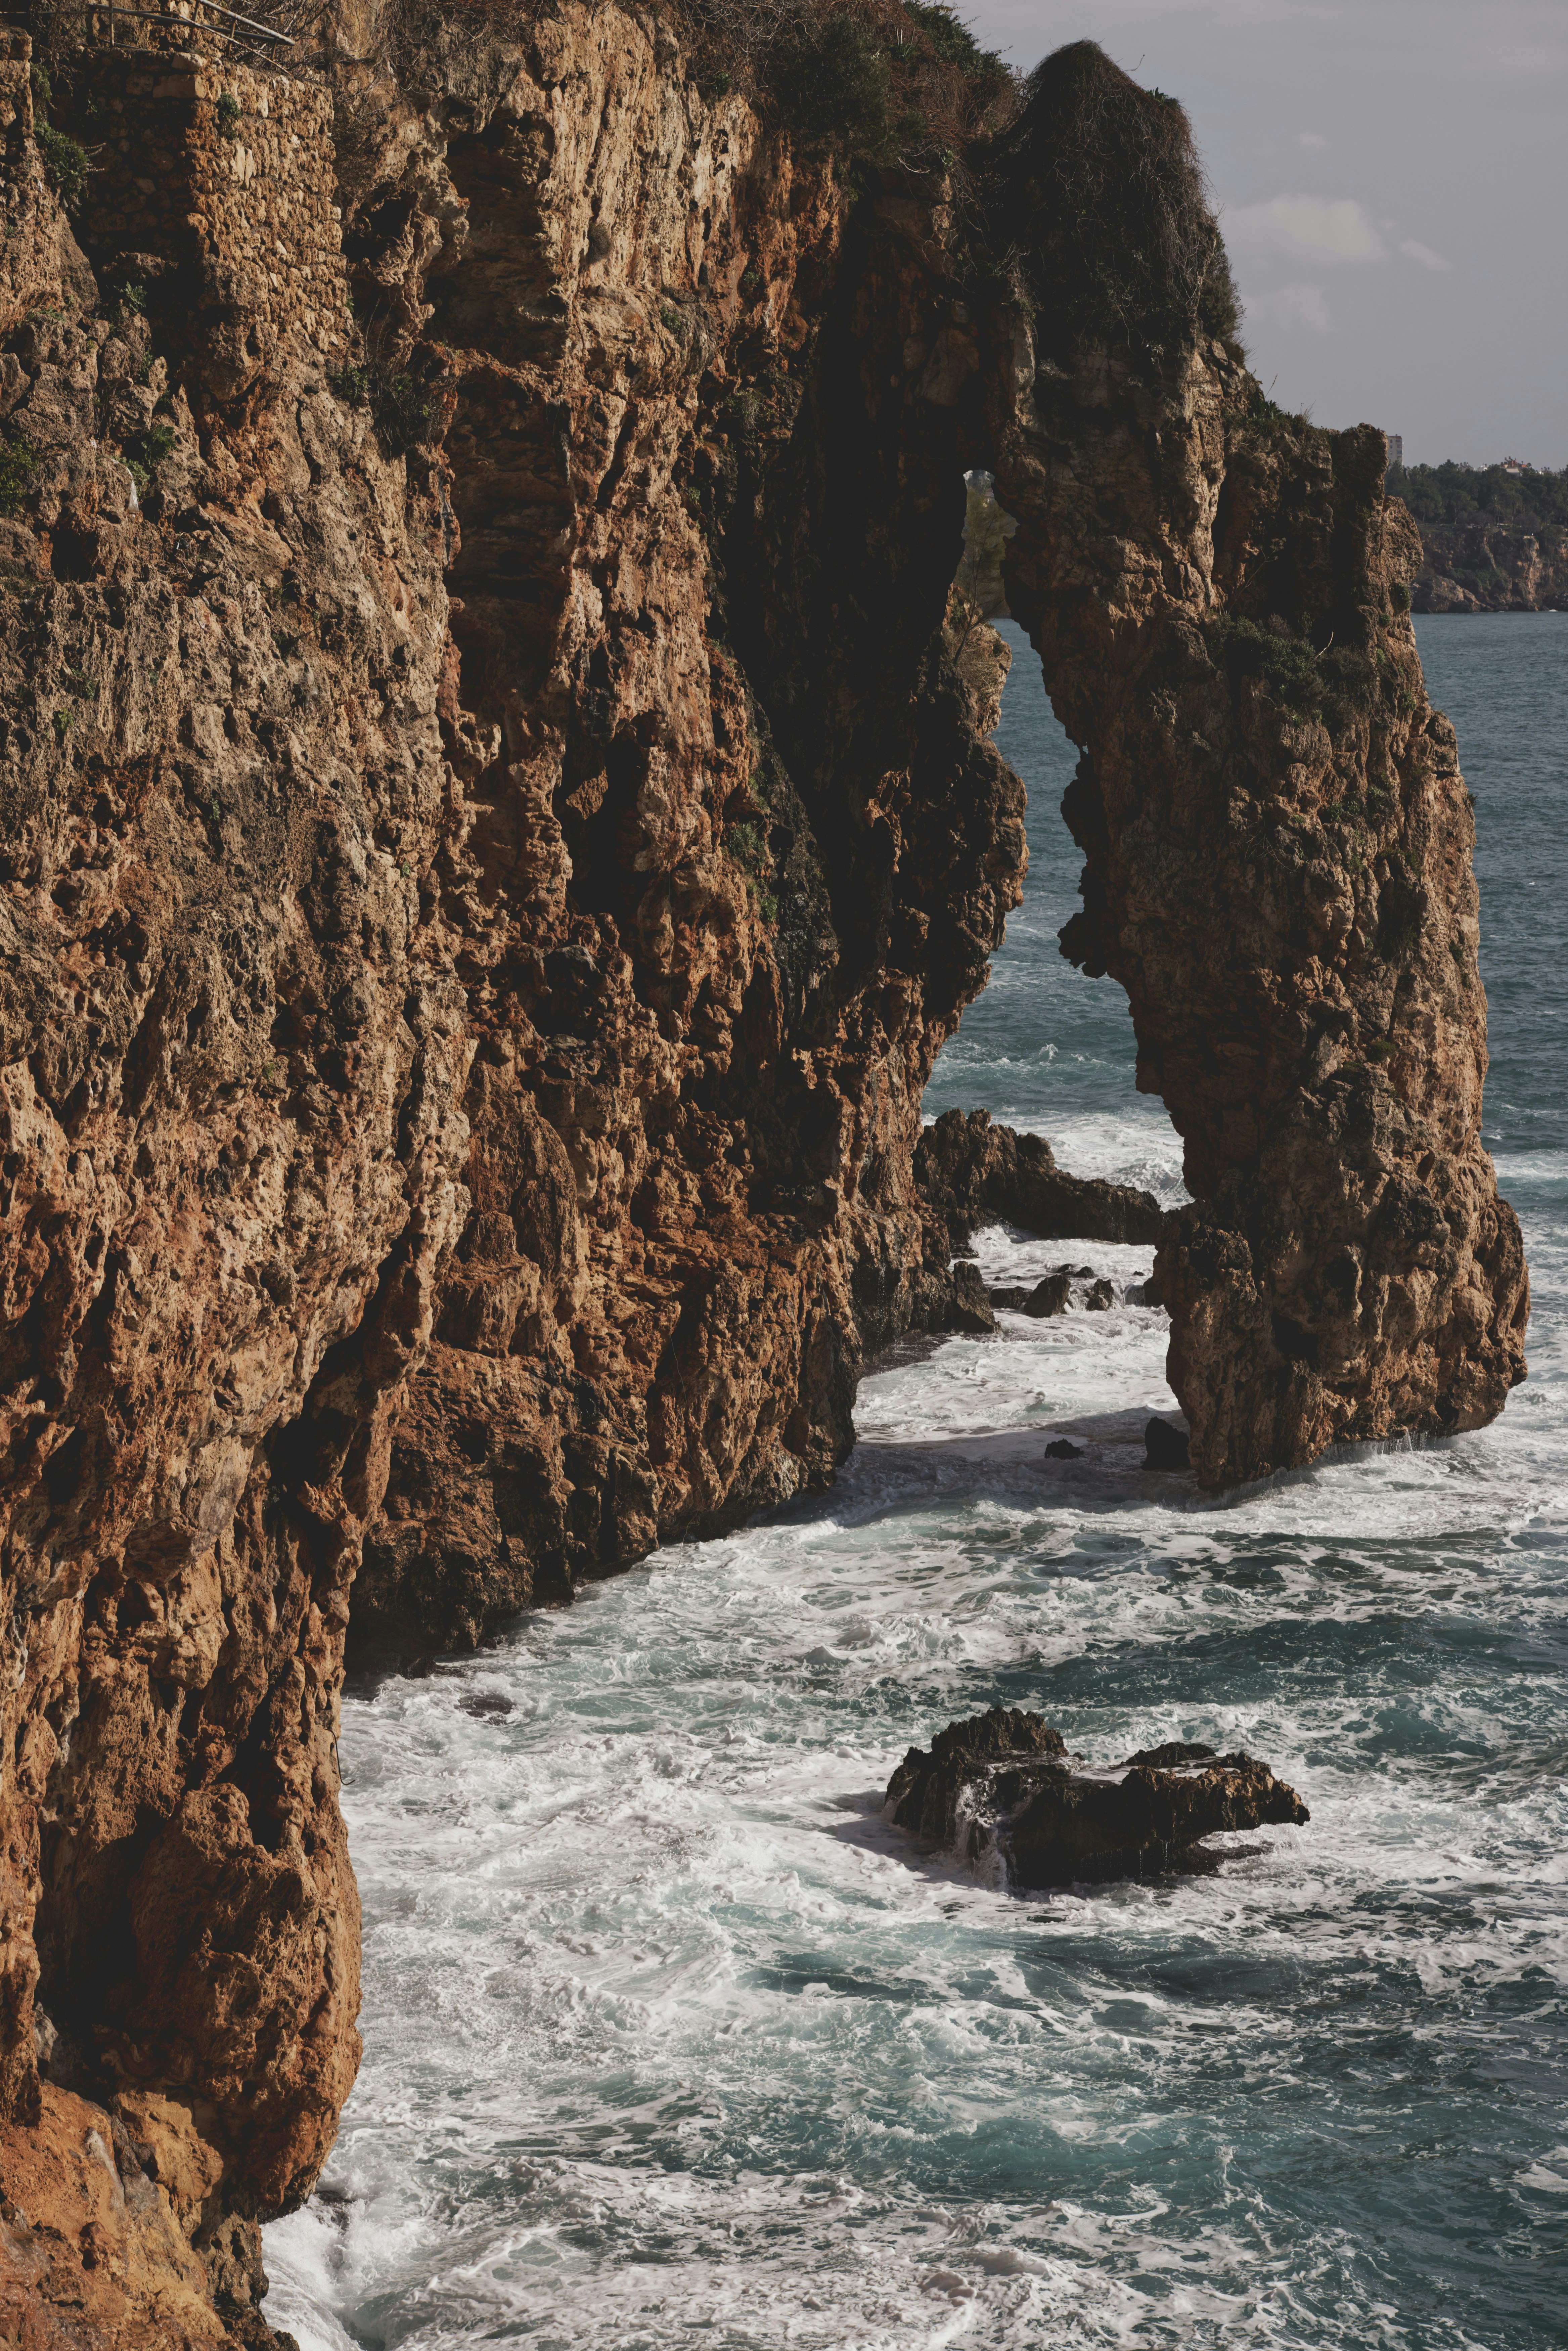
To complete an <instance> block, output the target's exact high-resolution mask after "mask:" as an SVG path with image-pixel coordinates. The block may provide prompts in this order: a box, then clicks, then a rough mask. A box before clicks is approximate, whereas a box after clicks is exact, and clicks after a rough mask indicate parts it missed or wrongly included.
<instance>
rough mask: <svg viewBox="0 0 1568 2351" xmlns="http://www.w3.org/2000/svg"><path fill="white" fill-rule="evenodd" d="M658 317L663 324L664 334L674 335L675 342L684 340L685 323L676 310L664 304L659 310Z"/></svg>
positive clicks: (666, 303)
mask: <svg viewBox="0 0 1568 2351" xmlns="http://www.w3.org/2000/svg"><path fill="white" fill-rule="evenodd" d="M659 317H660V319H662V320H663V322H664V331H665V333H666V334H671V335H674V338H675V340H676V341H677V342H684V341H685V334H686V322H685V319H683V318H682V316H681V314H680V312H679V311H678V310H676V309H674V308H672V307H671V305H670V304H669V303H668V302H665V303H664V304H663V305H662V306H661V308H660V310H659Z"/></svg>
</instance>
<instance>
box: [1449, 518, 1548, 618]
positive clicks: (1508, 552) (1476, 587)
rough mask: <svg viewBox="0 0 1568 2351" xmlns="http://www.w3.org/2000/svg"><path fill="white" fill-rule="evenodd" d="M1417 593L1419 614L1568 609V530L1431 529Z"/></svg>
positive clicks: (1489, 526)
mask: <svg viewBox="0 0 1568 2351" xmlns="http://www.w3.org/2000/svg"><path fill="white" fill-rule="evenodd" d="M1413 592H1414V609H1415V610H1416V611H1417V612H1546V611H1558V612H1561V611H1568V530H1552V529H1550V528H1543V529H1542V530H1539V531H1534V530H1506V529H1502V528H1498V527H1497V526H1496V525H1493V524H1488V523H1475V524H1470V525H1465V526H1461V527H1459V528H1455V529H1452V530H1446V529H1441V528H1436V527H1434V526H1431V525H1428V526H1427V528H1425V529H1424V530H1423V531H1422V533H1421V569H1420V570H1419V571H1418V573H1417V574H1416V583H1415V589H1414V591H1413Z"/></svg>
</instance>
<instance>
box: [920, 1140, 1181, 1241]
mask: <svg viewBox="0 0 1568 2351" xmlns="http://www.w3.org/2000/svg"><path fill="white" fill-rule="evenodd" d="M915 1183H916V1184H917V1185H918V1186H919V1187H920V1189H921V1191H922V1192H923V1193H924V1194H925V1197H926V1199H927V1200H928V1201H929V1202H930V1204H931V1206H932V1207H933V1208H935V1209H936V1212H937V1214H938V1215H939V1216H942V1217H946V1220H947V1229H948V1233H949V1236H950V1238H951V1241H952V1245H953V1247H954V1248H955V1249H961V1248H962V1247H963V1245H964V1243H965V1241H966V1240H967V1238H968V1237H969V1235H970V1233H972V1232H973V1231H974V1229H975V1228H976V1226H977V1225H983V1224H988V1223H990V1222H991V1221H993V1220H994V1219H995V1218H997V1217H1002V1218H1004V1219H1005V1220H1006V1221H1007V1222H1008V1223H1009V1224H1014V1225H1021V1226H1022V1228H1023V1229H1024V1230H1025V1232H1029V1233H1039V1234H1040V1236H1041V1237H1042V1238H1044V1239H1046V1240H1083V1241H1134V1242H1136V1241H1158V1240H1159V1239H1160V1238H1161V1236H1162V1234H1163V1232H1164V1229H1165V1222H1166V1217H1165V1211H1164V1209H1163V1208H1162V1207H1160V1204H1159V1202H1158V1201H1157V1200H1156V1199H1155V1196H1154V1194H1153V1193H1152V1192H1140V1191H1136V1190H1134V1187H1133V1186H1131V1185H1128V1184H1106V1183H1103V1182H1101V1181H1100V1180H1099V1178H1098V1177H1093V1178H1087V1177H1082V1176H1078V1175H1064V1174H1063V1173H1062V1171H1061V1168H1060V1167H1058V1165H1057V1164H1056V1161H1055V1159H1054V1157H1053V1156H1052V1154H1051V1145H1050V1144H1049V1143H1047V1142H1046V1141H1045V1140H1044V1138H1043V1136H1041V1135H1038V1134H1014V1132H1013V1130H1012V1128H1011V1127H1010V1126H993V1125H992V1124H991V1119H990V1113H989V1112H988V1111H983V1110H972V1111H969V1112H967V1113H965V1112H964V1111H961V1110H949V1111H944V1112H943V1113H942V1116H941V1117H940V1118H939V1119H938V1120H937V1121H936V1125H935V1126H928V1127H927V1128H926V1129H925V1133H924V1134H922V1136H921V1138H920V1142H919V1144H918V1145H917V1146H916V1149H915Z"/></svg>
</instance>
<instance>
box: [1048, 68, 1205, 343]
mask: <svg viewBox="0 0 1568 2351" xmlns="http://www.w3.org/2000/svg"><path fill="white" fill-rule="evenodd" d="M1007 144H1008V147H1009V151H1010V154H1009V161H1010V162H1011V164H1012V172H1011V190H1012V192H1013V201H1014V204H1015V208H1016V217H1015V218H1014V219H1012V220H1011V221H1009V227H1010V228H1011V230H1012V234H1013V235H1014V236H1015V238H1016V240H1017V244H1016V246H1015V252H1019V251H1021V252H1026V253H1028V254H1029V255H1030V261H1031V281H1032V282H1031V284H1030V288H1029V290H1030V293H1031V294H1032V295H1033V296H1034V297H1035V298H1036V302H1037V308H1038V310H1039V312H1040V316H1041V319H1042V321H1043V324H1044V329H1045V331H1046V332H1047V333H1048V334H1050V335H1051V337H1053V338H1054V339H1055V340H1056V341H1057V342H1058V343H1059V344H1061V345H1062V346H1065V345H1066V344H1068V343H1070V342H1071V340H1073V339H1074V338H1075V337H1077V336H1079V335H1092V336H1095V337H1098V338H1100V339H1102V340H1106V341H1114V342H1124V343H1131V342H1137V343H1142V344H1144V345H1145V347H1147V348H1148V349H1150V350H1153V351H1155V352H1158V351H1161V350H1165V349H1166V348H1167V347H1168V346H1169V345H1171V344H1175V343H1179V342H1182V341H1185V340H1186V339H1187V338H1188V337H1189V336H1190V335H1192V334H1193V333H1194V332H1195V331H1198V330H1202V331H1205V332H1207V333H1208V334H1210V335H1214V336H1218V337H1219V338H1221V339H1222V340H1225V341H1227V342H1229V343H1234V342H1235V338H1236V334H1237V329H1238V323H1239V312H1238V308H1237V300H1236V289H1235V287H1234V285H1233V284H1232V282H1231V277H1230V268H1229V264H1228V261H1227V258H1226V254H1225V246H1224V243H1223V241H1222V239H1221V237H1220V234H1219V229H1218V224H1217V223H1216V221H1215V218H1214V214H1213V212H1212V210H1211V209H1210V206H1209V203H1208V194H1207V188H1206V186H1205V183H1204V178H1203V172H1202V167H1201V166H1200V164H1199V162H1198V160H1197V150H1196V149H1195V147H1194V145H1193V138H1192V127H1191V125H1190V124H1189V122H1188V121H1187V119H1186V114H1185V113H1184V112H1183V110H1182V109H1181V107H1180V106H1178V105H1177V103H1176V99H1173V98H1169V97H1167V96H1166V93H1165V92H1164V91H1163V90H1147V89H1143V88H1142V87H1141V86H1140V85H1139V84H1138V83H1137V82H1135V81H1134V80H1133V78H1132V77H1131V75H1129V74H1125V73H1124V72H1123V71H1122V69H1121V68H1120V66H1117V65H1114V64H1113V62H1112V60H1111V59H1110V58H1109V57H1107V56H1106V55H1105V52H1104V51H1103V49H1102V48H1101V47H1100V46H1099V44H1098V42H1095V41H1073V42H1071V43H1070V44H1069V46H1068V47H1065V48H1061V49H1058V50H1056V51H1055V53H1054V54H1053V55H1052V56H1051V57H1047V58H1046V59H1045V60H1044V62H1043V63H1042V64H1040V65H1039V66H1037V67H1036V68H1035V70H1034V72H1033V73H1032V74H1031V75H1030V78H1029V80H1028V81H1027V82H1026V84H1025V85H1024V105H1023V110H1022V112H1021V113H1020V115H1019V120H1018V121H1017V123H1016V124H1015V126H1014V127H1013V129H1012V130H1011V131H1009V134H1008V141H1007Z"/></svg>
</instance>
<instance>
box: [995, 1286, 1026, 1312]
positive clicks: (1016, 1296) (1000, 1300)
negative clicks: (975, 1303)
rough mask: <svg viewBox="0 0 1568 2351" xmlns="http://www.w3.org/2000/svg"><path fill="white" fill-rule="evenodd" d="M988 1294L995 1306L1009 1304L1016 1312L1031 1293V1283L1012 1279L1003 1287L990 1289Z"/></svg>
mask: <svg viewBox="0 0 1568 2351" xmlns="http://www.w3.org/2000/svg"><path fill="white" fill-rule="evenodd" d="M986 1294H987V1296H988V1298H989V1300H990V1301H991V1304H992V1305H993V1306H1009V1307H1011V1308H1012V1309H1013V1311H1015V1312H1016V1311H1017V1310H1018V1309H1019V1307H1020V1306H1021V1305H1022V1304H1023V1303H1024V1301H1025V1300H1026V1299H1027V1298H1028V1296H1029V1294H1030V1293H1029V1284H1028V1283H1027V1282H1023V1281H1011V1282H1008V1283H1007V1284H1005V1286H1004V1287H1003V1288H1002V1289H1000V1290H988V1291H987V1293H986Z"/></svg>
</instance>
